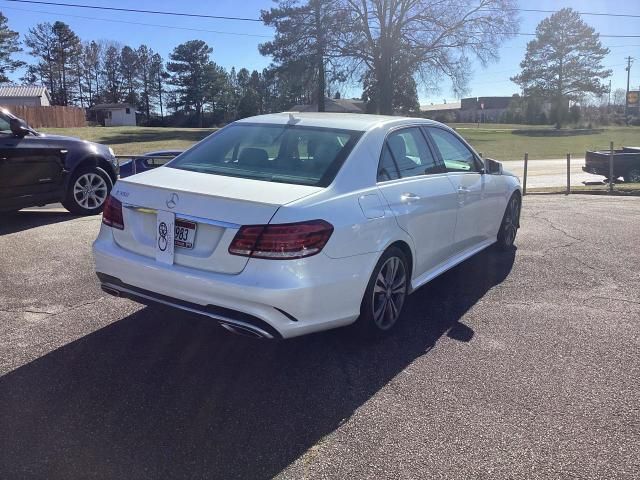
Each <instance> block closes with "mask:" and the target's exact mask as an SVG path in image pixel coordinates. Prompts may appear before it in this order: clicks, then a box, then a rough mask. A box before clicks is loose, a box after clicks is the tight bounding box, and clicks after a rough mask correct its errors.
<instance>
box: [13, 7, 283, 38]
mask: <svg viewBox="0 0 640 480" xmlns="http://www.w3.org/2000/svg"><path fill="white" fill-rule="evenodd" d="M5 1H8V0H5ZM4 8H6V9H8V10H17V11H19V12H30V13H45V14H47V15H56V16H61V17H71V18H82V19H85V20H97V21H100V22H112V23H125V24H129V25H141V26H145V27H160V28H171V29H174V30H188V31H191V32H204V33H216V34H220V35H236V36H242V37H259V38H272V37H273V36H272V35H259V34H257V33H255V34H254V33H241V32H223V31H219V30H207V29H203V28H192V27H178V26H175V25H161V24H157V23H143V22H134V21H129V20H115V19H110V18H96V17H87V16H84V15H72V14H69V13H58V12H47V11H44V10H29V9H26V8H16V7H4Z"/></svg>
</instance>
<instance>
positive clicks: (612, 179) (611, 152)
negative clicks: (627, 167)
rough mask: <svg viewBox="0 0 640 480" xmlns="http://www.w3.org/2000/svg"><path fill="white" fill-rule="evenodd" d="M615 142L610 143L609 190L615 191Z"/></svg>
mask: <svg viewBox="0 0 640 480" xmlns="http://www.w3.org/2000/svg"><path fill="white" fill-rule="evenodd" d="M614 182H615V179H614V178H613V142H611V143H610V144H609V191H610V192H613V183H614Z"/></svg>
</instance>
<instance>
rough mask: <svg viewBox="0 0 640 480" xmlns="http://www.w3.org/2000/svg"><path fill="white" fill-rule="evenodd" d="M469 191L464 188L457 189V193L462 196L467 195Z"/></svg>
mask: <svg viewBox="0 0 640 480" xmlns="http://www.w3.org/2000/svg"><path fill="white" fill-rule="evenodd" d="M470 191H471V190H469V189H468V188H464V187H458V193H460V194H463V193H469V192H470Z"/></svg>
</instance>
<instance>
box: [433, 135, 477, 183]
mask: <svg viewBox="0 0 640 480" xmlns="http://www.w3.org/2000/svg"><path fill="white" fill-rule="evenodd" d="M428 131H429V134H430V135H431V138H433V143H435V145H436V147H437V148H438V151H439V152H440V155H441V156H442V160H443V161H444V164H445V166H446V167H447V171H449V172H477V171H478V166H477V164H476V161H475V156H474V154H473V153H472V152H471V150H469V148H467V146H466V145H465V144H464V143H462V141H461V140H460V139H459V138H458V137H456V136H455V135H454V134H453V133H451V132H447V131H446V130H443V129H441V128H429V130H428Z"/></svg>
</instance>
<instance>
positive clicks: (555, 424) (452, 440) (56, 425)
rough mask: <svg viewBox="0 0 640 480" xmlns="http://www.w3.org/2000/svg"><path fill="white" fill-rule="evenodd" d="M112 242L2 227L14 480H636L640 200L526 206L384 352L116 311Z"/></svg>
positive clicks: (425, 293)
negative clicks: (512, 229) (104, 246)
mask: <svg viewBox="0 0 640 480" xmlns="http://www.w3.org/2000/svg"><path fill="white" fill-rule="evenodd" d="M98 227H99V218H96V217H94V218H77V217H73V216H71V215H69V214H66V213H64V212H62V211H59V210H56V209H32V210H30V211H23V212H21V213H19V214H18V215H17V216H15V217H11V218H0V258H2V262H0V280H1V282H2V288H1V289H0V375H2V377H0V478H11V479H12V478H25V479H31V478H34V479H39V478H49V479H56V478H61V479H68V478H105V479H111V478H136V479H144V478H221V479H232V478H238V479H248V478H251V479H260V478H271V477H277V478H282V479H289V478H291V479H299V478H314V479H315V478H326V479H333V478H336V479H341V478H354V479H359V478H394V479H396V478H399V479H410V478H452V479H459V478H491V479H501V478H505V479H506V478H527V479H528V478H531V479H543V478H544V479H546V478H554V479H555V478H570V477H575V478H582V479H600V478H616V479H626V478H629V479H632V478H638V472H639V471H640V447H639V445H640V386H639V385H640V382H639V381H638V378H640V355H639V352H640V288H639V285H640V269H639V268H638V266H639V265H640V198H627V197H600V196H587V195H573V196H569V197H565V196H560V195H554V196H527V197H525V200H524V207H523V217H522V228H521V230H520V232H519V234H518V238H517V240H516V243H517V246H518V249H517V251H516V252H515V253H512V254H501V253H497V252H495V251H493V250H491V249H489V250H487V251H485V252H482V253H481V254H479V255H476V256H475V257H474V258H472V259H470V260H468V261H466V262H464V263H463V264H461V265H460V266H458V267H456V268H455V269H453V270H451V271H450V272H448V273H446V274H445V275H443V276H442V277H440V278H439V279H436V280H435V281H433V282H431V283H430V284H429V285H427V286H425V287H423V288H422V289H420V290H418V291H417V292H416V293H415V294H414V295H412V296H411V297H410V298H409V300H408V301H407V304H406V310H405V312H404V315H403V321H402V323H401V324H400V325H399V329H398V331H397V332H396V333H395V334H394V335H393V336H392V337H390V338H388V339H386V340H384V341H381V342H376V343H373V344H363V343H360V342H358V341H356V340H354V339H353V338H351V337H350V336H349V335H348V334H347V332H345V331H333V332H327V333H323V334H318V335H312V336H309V337H304V338H300V339H295V340H292V341H286V342H281V343H268V342H261V341H255V340H251V339H246V338H243V337H237V336H233V335H231V334H228V333H226V332H225V331H224V330H222V329H220V328H219V327H217V326H215V325H213V324H212V323H211V322H210V321H209V320H206V319H204V320H203V319H199V318H194V317H193V316H189V315H186V314H183V313H175V312H171V311H169V310H167V309H165V308H161V307H157V308H148V307H142V306H140V305H137V304H135V303H132V302H129V301H127V300H123V299H117V298H113V297H109V296H106V295H104V294H103V293H102V292H101V291H100V289H99V288H98V285H97V282H96V279H95V277H94V274H93V270H92V260H91V256H90V245H91V241H92V240H93V238H94V237H95V235H96V232H97V230H98Z"/></svg>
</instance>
